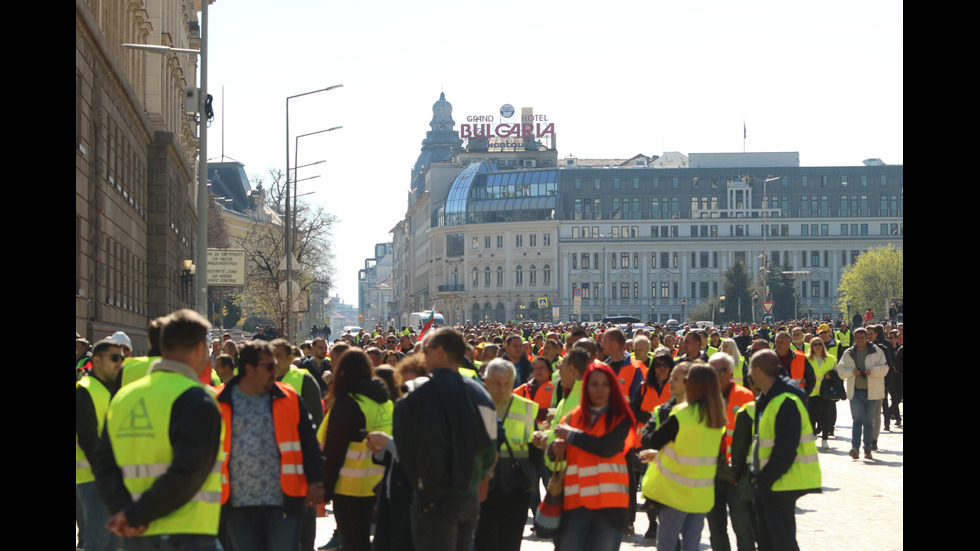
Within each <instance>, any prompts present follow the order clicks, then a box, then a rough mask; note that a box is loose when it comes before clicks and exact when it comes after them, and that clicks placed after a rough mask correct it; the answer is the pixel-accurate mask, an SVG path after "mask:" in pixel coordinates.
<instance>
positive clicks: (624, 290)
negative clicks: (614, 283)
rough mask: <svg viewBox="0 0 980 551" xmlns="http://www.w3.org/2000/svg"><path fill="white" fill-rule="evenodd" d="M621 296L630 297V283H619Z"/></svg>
mask: <svg viewBox="0 0 980 551" xmlns="http://www.w3.org/2000/svg"><path fill="white" fill-rule="evenodd" d="M619 298H630V284H629V283H628V282H626V281H623V282H621V283H620V284H619Z"/></svg>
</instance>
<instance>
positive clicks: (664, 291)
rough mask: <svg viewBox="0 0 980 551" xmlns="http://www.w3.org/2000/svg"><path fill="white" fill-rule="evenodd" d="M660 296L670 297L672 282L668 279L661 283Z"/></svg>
mask: <svg viewBox="0 0 980 551" xmlns="http://www.w3.org/2000/svg"><path fill="white" fill-rule="evenodd" d="M660 298H670V283H668V282H666V281H664V282H662V283H660Z"/></svg>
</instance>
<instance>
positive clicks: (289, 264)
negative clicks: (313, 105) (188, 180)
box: [205, 2, 343, 339]
mask: <svg viewBox="0 0 980 551" xmlns="http://www.w3.org/2000/svg"><path fill="white" fill-rule="evenodd" d="M205 3H206V2H205ZM342 86H343V84H334V85H333V86H327V87H326V88H321V89H319V90H313V91H311V92H303V93H302V94H296V95H294V96H288V97H286V208H285V224H286V226H287V227H286V228H285V239H284V241H285V243H284V245H285V246H284V247H283V249H284V250H285V251H286V311H285V319H284V320H283V322H284V326H285V327H283V328H282V330H283V333H285V335H286V338H287V339H288V338H289V311H290V310H291V309H292V305H291V304H290V302H291V301H292V294H293V281H292V279H291V277H290V276H291V275H292V270H293V250H292V247H291V245H292V240H291V239H290V235H289V232H290V228H289V191H290V190H289V100H291V99H295V98H299V97H302V96H309V95H311V94H318V93H320V92H328V91H330V90H335V89H337V88H341V87H342Z"/></svg>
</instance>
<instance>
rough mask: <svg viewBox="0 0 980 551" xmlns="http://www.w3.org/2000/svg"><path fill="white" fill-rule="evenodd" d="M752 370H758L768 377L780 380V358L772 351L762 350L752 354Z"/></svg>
mask: <svg viewBox="0 0 980 551" xmlns="http://www.w3.org/2000/svg"><path fill="white" fill-rule="evenodd" d="M751 365H752V369H753V370H755V369H758V370H759V371H761V372H762V373H765V374H766V376H767V377H772V378H779V356H778V355H777V354H776V353H775V352H774V351H772V350H768V349H767V350H760V351H758V352H756V353H755V354H752V364H751Z"/></svg>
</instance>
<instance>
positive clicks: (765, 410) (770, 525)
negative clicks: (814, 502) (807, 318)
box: [750, 350, 821, 551]
mask: <svg viewBox="0 0 980 551" xmlns="http://www.w3.org/2000/svg"><path fill="white" fill-rule="evenodd" d="M779 364H780V360H779V356H777V355H776V352H774V351H772V350H761V351H759V352H756V353H755V354H753V355H752V364H751V368H750V372H751V377H752V381H753V382H754V383H755V384H756V385H757V386H758V387H759V388H760V389H761V390H762V393H761V394H760V395H759V397H758V400H757V401H756V408H755V409H756V414H755V415H756V421H755V443H754V445H753V446H752V471H751V472H752V474H751V475H750V480H752V482H753V485H754V486H755V502H756V509H757V511H758V513H759V514H758V519H759V533H758V539H759V541H758V543H759V551H774V550H779V551H794V550H798V549H799V546H798V545H797V543H796V500H797V499H799V498H800V497H801V496H803V495H805V494H808V493H811V492H814V493H819V492H820V491H821V477H820V463H819V462H818V461H817V455H818V454H817V445H816V442H815V440H814V437H813V430H812V427H813V425H811V424H810V416H809V415H808V414H807V410H806V405H805V403H806V402H805V399H806V394H805V392H804V391H802V390H800V388H799V387H798V386H796V385H795V384H793V383H792V382H791V381H790V379H789V378H788V377H785V376H781V375H780V365H779Z"/></svg>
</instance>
